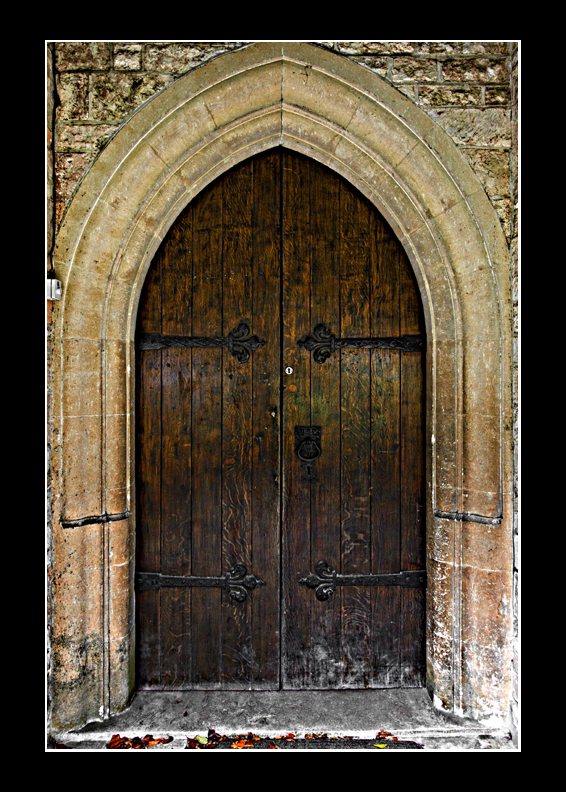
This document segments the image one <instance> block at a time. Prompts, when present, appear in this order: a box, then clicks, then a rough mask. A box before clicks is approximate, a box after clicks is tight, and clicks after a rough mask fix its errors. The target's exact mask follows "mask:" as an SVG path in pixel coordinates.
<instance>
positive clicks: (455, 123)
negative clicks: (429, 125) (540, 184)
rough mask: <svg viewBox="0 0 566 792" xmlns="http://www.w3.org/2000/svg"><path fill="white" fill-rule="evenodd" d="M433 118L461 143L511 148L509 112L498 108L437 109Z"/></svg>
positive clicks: (462, 144) (455, 140)
mask: <svg viewBox="0 0 566 792" xmlns="http://www.w3.org/2000/svg"><path fill="white" fill-rule="evenodd" d="M434 118H435V120H436V121H437V122H438V123H439V124H440V126H441V127H442V128H443V129H444V131H445V132H447V133H448V134H449V135H450V137H451V138H452V140H453V141H454V142H455V143H456V144H457V145H461V146H465V145H470V144H471V145H474V146H491V147H493V148H510V146H511V111H510V110H508V109H504V108H499V107H489V108H479V107H478V108H474V109H471V108H456V107H454V108H448V109H444V110H438V112H437V113H436V114H435V116H434Z"/></svg>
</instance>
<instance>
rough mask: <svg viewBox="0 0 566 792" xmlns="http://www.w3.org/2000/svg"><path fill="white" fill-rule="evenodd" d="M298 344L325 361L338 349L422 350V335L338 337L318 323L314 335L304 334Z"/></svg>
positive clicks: (319, 360)
mask: <svg viewBox="0 0 566 792" xmlns="http://www.w3.org/2000/svg"><path fill="white" fill-rule="evenodd" d="M297 344H298V345H299V346H300V347H303V348H304V349H308V350H309V352H312V353H313V358H314V359H315V361H316V362H317V363H324V361H325V360H328V358H329V357H330V355H332V353H333V352H335V350H337V349H346V348H348V349H397V350H399V351H400V352H421V351H422V350H423V349H424V342H423V338H422V336H418V335H404V336H399V337H398V338H389V337H388V338H336V336H335V335H334V334H333V333H332V332H331V331H330V330H329V329H328V327H326V325H324V324H317V326H316V327H315V328H314V330H313V334H312V335H308V336H303V337H302V338H301V339H300V340H299V341H297Z"/></svg>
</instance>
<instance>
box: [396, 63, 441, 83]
mask: <svg viewBox="0 0 566 792" xmlns="http://www.w3.org/2000/svg"><path fill="white" fill-rule="evenodd" d="M391 80H392V82H394V83H395V82H436V81H437V80H438V67H437V62H436V60H434V59H432V58H406V57H397V58H393V61H392V66H391Z"/></svg>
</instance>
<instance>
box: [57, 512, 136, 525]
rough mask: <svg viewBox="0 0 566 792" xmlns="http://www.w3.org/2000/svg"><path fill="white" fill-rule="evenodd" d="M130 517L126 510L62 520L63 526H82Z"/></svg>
mask: <svg viewBox="0 0 566 792" xmlns="http://www.w3.org/2000/svg"><path fill="white" fill-rule="evenodd" d="M129 517H130V512H129V511H125V512H120V513H119V514H101V515H100V516H98V515H94V516H91V517H78V518H77V519H76V520H61V525H62V527H63V528H80V527H81V526H83V525H96V524H100V523H107V522H115V521H118V520H127V519H128V518H129Z"/></svg>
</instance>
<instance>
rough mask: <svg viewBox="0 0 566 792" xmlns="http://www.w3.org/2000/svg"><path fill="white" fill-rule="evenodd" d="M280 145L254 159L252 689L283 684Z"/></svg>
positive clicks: (276, 686) (272, 687)
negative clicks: (256, 345)
mask: <svg viewBox="0 0 566 792" xmlns="http://www.w3.org/2000/svg"><path fill="white" fill-rule="evenodd" d="M281 162H282V154H281V150H280V149H274V150H271V151H270V152H268V153H267V154H264V155H263V156H261V157H257V158H256V160H255V162H254V223H253V329H254V333H255V334H256V335H257V336H258V338H261V339H263V340H264V341H265V342H266V345H265V346H264V347H262V348H261V349H260V350H258V352H257V353H254V355H253V361H252V367H253V429H252V435H253V452H252V453H253V493H252V511H253V557H252V561H253V572H254V574H255V575H257V576H258V577H261V579H262V580H263V581H264V582H265V587H263V588H261V589H260V590H258V591H257V595H256V594H255V593H254V594H253V596H252V626H253V645H252V652H253V660H254V662H253V665H252V669H251V670H252V687H253V688H254V689H262V688H263V689H277V688H278V687H279V660H280V658H279V644H280V641H279V603H280V574H279V569H280V546H279V542H280V528H279V522H280V487H281V473H280V436H279V435H280V426H281V423H280V421H281V409H280V384H281V358H280V354H281V349H280V321H281V316H280V302H279V298H280V254H281V247H280V231H281V228H280V208H281V207H280V187H281Z"/></svg>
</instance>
